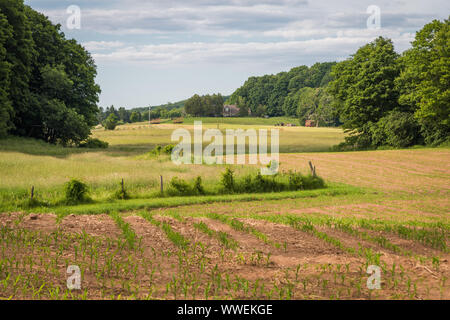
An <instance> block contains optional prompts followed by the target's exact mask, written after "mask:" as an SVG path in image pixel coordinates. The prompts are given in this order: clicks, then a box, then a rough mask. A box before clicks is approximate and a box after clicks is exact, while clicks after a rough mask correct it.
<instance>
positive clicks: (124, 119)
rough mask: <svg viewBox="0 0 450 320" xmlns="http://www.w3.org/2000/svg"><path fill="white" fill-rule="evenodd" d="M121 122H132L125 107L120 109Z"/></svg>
mask: <svg viewBox="0 0 450 320" xmlns="http://www.w3.org/2000/svg"><path fill="white" fill-rule="evenodd" d="M119 120H120V121H122V122H124V123H128V122H130V114H129V112H128V111H127V110H126V109H125V108H124V107H120V108H119Z"/></svg>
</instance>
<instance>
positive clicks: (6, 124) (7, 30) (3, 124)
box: [0, 13, 13, 138]
mask: <svg viewBox="0 0 450 320" xmlns="http://www.w3.org/2000/svg"><path fill="white" fill-rule="evenodd" d="M12 33H13V30H12V27H11V26H10V25H9V23H8V20H7V19H6V16H5V15H3V14H1V13H0V138H1V137H4V136H6V134H7V133H8V131H9V129H11V126H12V123H11V117H12V114H13V109H12V106H11V101H10V100H9V96H8V93H9V86H10V68H11V64H10V63H8V62H7V61H6V48H5V43H6V42H7V41H9V40H10V39H11V37H12Z"/></svg>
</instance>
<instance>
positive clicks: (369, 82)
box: [329, 37, 400, 145]
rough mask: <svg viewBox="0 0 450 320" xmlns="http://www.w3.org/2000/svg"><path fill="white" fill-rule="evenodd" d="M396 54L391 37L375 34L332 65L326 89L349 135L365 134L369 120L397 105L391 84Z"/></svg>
mask: <svg viewBox="0 0 450 320" xmlns="http://www.w3.org/2000/svg"><path fill="white" fill-rule="evenodd" d="M398 57H399V56H398V54H397V53H396V52H395V51H394V45H393V44H392V41H391V40H389V39H385V38H383V37H379V38H377V39H376V40H375V41H373V42H371V43H369V44H367V45H365V46H363V47H361V48H360V49H359V50H358V51H357V52H356V54H355V55H353V56H352V58H350V59H348V60H345V61H343V62H340V63H338V64H337V65H335V66H334V68H333V72H332V77H333V78H334V80H333V81H332V82H330V84H329V85H330V93H331V94H332V96H333V98H334V99H335V105H336V108H337V110H338V112H339V114H340V116H341V120H342V121H343V127H344V128H345V129H347V130H348V131H350V132H351V133H352V134H353V136H355V137H357V136H359V135H361V134H363V135H367V134H368V133H369V131H370V130H369V127H370V124H371V123H376V122H378V121H379V120H380V119H381V118H382V117H383V116H385V115H386V114H387V113H388V112H389V111H391V110H394V109H396V108H398V106H399V104H398V97H399V92H398V90H397V89H396V86H395V80H396V78H397V77H398V76H399V74H400V65H399V63H398ZM354 140H355V139H353V140H352V141H353V142H354ZM356 140H357V138H356ZM348 141H350V140H348ZM367 143H368V144H369V145H370V144H371V143H370V137H368V138H364V144H367Z"/></svg>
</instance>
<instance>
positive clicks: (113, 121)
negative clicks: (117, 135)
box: [103, 113, 119, 130]
mask: <svg viewBox="0 0 450 320" xmlns="http://www.w3.org/2000/svg"><path fill="white" fill-rule="evenodd" d="M118 122H119V118H117V116H116V115H115V114H114V113H111V114H110V115H109V116H108V118H106V120H105V123H104V124H103V126H104V127H105V129H106V130H114V129H116V127H117V123H118Z"/></svg>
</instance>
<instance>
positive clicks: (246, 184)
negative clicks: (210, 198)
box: [221, 169, 325, 193]
mask: <svg viewBox="0 0 450 320" xmlns="http://www.w3.org/2000/svg"><path fill="white" fill-rule="evenodd" d="M221 184H222V186H221V187H222V190H221V191H222V192H223V193H266V192H282V191H297V190H313V189H320V188H324V187H325V181H324V180H323V179H322V178H320V177H318V176H312V175H310V176H303V175H302V174H300V173H294V172H288V173H281V174H276V175H273V176H263V175H262V174H261V172H260V171H258V172H257V173H256V174H254V175H251V174H250V175H247V176H245V177H243V178H241V179H235V177H234V173H233V171H232V170H231V169H227V170H226V171H225V172H224V173H223V174H222V181H221Z"/></svg>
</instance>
